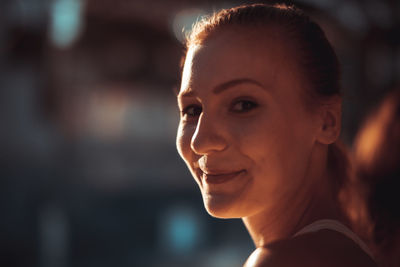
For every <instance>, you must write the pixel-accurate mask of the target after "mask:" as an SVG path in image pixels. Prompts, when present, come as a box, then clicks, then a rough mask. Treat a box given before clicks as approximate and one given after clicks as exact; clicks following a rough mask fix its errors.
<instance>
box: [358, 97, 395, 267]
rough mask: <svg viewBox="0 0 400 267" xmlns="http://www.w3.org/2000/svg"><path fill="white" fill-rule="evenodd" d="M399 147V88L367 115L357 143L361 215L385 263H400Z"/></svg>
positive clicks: (377, 252) (369, 235) (391, 264)
mask: <svg viewBox="0 0 400 267" xmlns="http://www.w3.org/2000/svg"><path fill="white" fill-rule="evenodd" d="M399 148H400V90H398V91H394V92H392V93H390V94H389V95H388V96H387V97H386V98H385V99H384V101H383V102H382V104H381V105H380V106H379V108H378V109H377V111H376V112H375V113H374V114H372V116H370V117H368V119H367V121H366V123H365V125H364V126H363V128H362V130H361V131H360V132H359V134H358V136H357V138H356V142H355V163H356V165H355V166H356V169H355V170H356V176H355V177H356V182H357V183H356V185H357V186H358V188H357V189H358V192H357V191H356V193H357V194H359V195H360V198H361V203H362V204H363V205H364V206H361V207H358V209H361V210H363V213H361V214H360V215H358V216H362V217H361V218H360V220H363V221H365V222H366V223H367V225H366V226H364V229H363V231H364V234H365V235H366V236H367V237H368V238H369V239H370V240H371V241H372V245H373V247H374V249H375V253H376V256H377V259H378V261H379V262H380V263H381V264H382V266H399V264H400V256H399V253H400V206H399V203H400V194H399V192H398V191H399V188H400V150H399Z"/></svg>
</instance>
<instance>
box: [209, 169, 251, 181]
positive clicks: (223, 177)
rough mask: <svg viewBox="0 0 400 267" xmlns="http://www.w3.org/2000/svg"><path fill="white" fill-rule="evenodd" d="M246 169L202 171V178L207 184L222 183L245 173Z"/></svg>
mask: <svg viewBox="0 0 400 267" xmlns="http://www.w3.org/2000/svg"><path fill="white" fill-rule="evenodd" d="M245 172H246V170H240V171H235V172H215V173H214V172H209V173H206V172H202V179H203V180H204V181H205V182H206V183H208V184H222V183H225V182H228V181H231V180H233V179H235V178H236V177H238V176H239V175H241V174H242V173H245Z"/></svg>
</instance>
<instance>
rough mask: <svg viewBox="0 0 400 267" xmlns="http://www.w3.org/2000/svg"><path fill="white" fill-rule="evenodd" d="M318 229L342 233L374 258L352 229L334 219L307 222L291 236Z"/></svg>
mask: <svg viewBox="0 0 400 267" xmlns="http://www.w3.org/2000/svg"><path fill="white" fill-rule="evenodd" d="M319 230H332V231H336V232H339V233H342V234H343V235H345V236H347V237H348V238H350V239H351V240H353V241H354V242H355V243H356V244H357V245H358V246H359V247H360V248H361V249H362V250H364V252H365V253H367V254H368V255H369V256H370V257H371V258H372V259H374V257H373V256H372V253H371V251H370V250H369V248H368V246H367V245H366V244H365V243H364V242H363V241H362V240H361V238H359V237H358V236H357V235H356V234H355V233H354V232H353V231H351V230H350V229H349V228H347V227H346V226H345V225H344V224H342V223H341V222H339V221H336V220H329V219H324V220H318V221H315V222H313V223H312V224H309V225H307V226H306V227H304V228H303V229H301V230H300V231H298V232H297V233H296V234H294V235H293V237H295V236H299V235H303V234H306V233H312V232H317V231H319Z"/></svg>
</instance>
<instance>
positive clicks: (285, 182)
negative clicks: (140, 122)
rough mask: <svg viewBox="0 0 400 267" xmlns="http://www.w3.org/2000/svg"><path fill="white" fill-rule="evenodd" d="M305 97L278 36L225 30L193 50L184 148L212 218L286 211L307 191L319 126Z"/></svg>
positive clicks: (184, 105)
mask: <svg viewBox="0 0 400 267" xmlns="http://www.w3.org/2000/svg"><path fill="white" fill-rule="evenodd" d="M301 90H304V89H303V88H301V82H300V76H299V71H298V69H297V66H296V64H295V62H294V59H293V58H292V52H291V50H290V49H289V47H288V46H287V45H286V43H285V42H283V41H282V40H281V39H280V38H279V36H275V35H273V33H272V32H271V35H264V36H261V34H259V33H257V32H256V31H253V32H249V31H247V32H246V31H243V30H241V31H239V33H238V31H233V30H226V31H224V32H223V33H221V34H219V35H218V36H214V37H212V38H211V39H209V40H207V41H205V43H203V44H202V45H198V46H193V47H190V49H189V51H188V54H187V58H186V61H185V64H184V70H183V75H182V84H181V88H180V92H179V95H178V105H179V108H180V111H181V118H180V124H179V128H178V133H177V148H178V151H179V154H180V155H181V157H182V158H183V160H184V161H185V163H186V164H187V166H188V168H189V170H190V171H191V173H192V175H193V177H194V178H195V180H196V182H197V183H198V185H199V187H200V190H201V193H202V196H203V200H204V205H205V207H206V209H207V211H208V212H209V213H210V214H211V215H213V216H215V217H222V218H239V217H247V216H251V215H255V214H257V213H258V212H262V211H270V212H273V211H274V210H276V209H280V210H281V209H282V208H284V207H285V205H286V206H287V205H290V203H291V202H292V201H293V200H294V199H295V197H296V194H298V193H301V191H302V190H303V187H304V188H306V187H307V186H306V185H307V179H304V178H305V176H306V174H307V171H308V162H309V159H310V155H311V152H312V150H313V148H314V146H315V142H316V141H315V133H316V129H317V126H316V125H315V123H314V120H313V116H314V115H313V114H311V113H310V112H309V111H308V110H307V109H306V107H305V104H304V101H303V96H302V95H301V92H302V91H301Z"/></svg>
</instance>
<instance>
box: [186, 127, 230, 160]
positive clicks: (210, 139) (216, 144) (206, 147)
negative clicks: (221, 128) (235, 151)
mask: <svg viewBox="0 0 400 267" xmlns="http://www.w3.org/2000/svg"><path fill="white" fill-rule="evenodd" d="M190 146H191V149H192V150H193V152H195V153H196V154H198V155H204V154H209V153H211V152H216V151H223V150H225V149H226V147H227V142H226V140H225V138H224V137H223V136H221V135H219V134H218V133H216V132H211V133H208V134H202V135H199V134H195V135H193V138H192V141H191V144H190Z"/></svg>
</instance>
